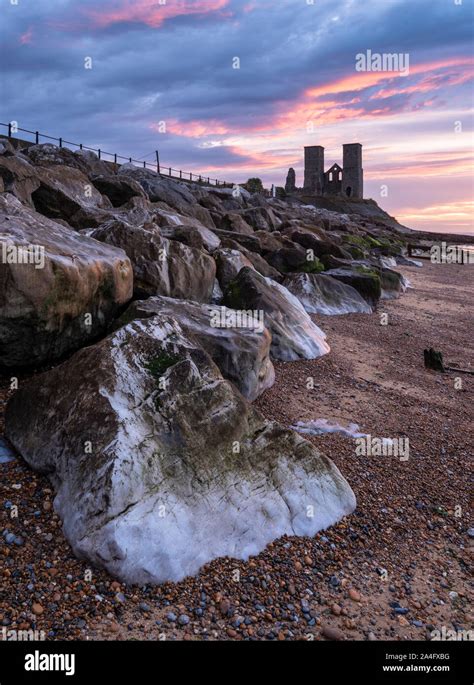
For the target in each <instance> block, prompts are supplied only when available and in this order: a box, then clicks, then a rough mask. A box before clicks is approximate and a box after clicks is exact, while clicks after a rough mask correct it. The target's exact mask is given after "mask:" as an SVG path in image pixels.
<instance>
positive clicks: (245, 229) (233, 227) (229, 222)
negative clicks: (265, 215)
mask: <svg viewBox="0 0 474 685" xmlns="http://www.w3.org/2000/svg"><path fill="white" fill-rule="evenodd" d="M219 228H220V229H221V230H223V231H235V232H236V233H244V234H245V235H252V234H253V228H252V227H251V226H250V225H249V224H248V223H247V222H246V221H245V219H244V218H243V217H242V216H241V215H240V214H238V213H237V212H228V213H227V214H224V215H223V216H222V218H221V219H220V222H219Z"/></svg>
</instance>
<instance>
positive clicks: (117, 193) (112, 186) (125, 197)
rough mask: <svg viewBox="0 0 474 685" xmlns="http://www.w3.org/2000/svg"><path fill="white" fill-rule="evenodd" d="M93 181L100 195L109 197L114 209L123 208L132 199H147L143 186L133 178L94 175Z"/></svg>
mask: <svg viewBox="0 0 474 685" xmlns="http://www.w3.org/2000/svg"><path fill="white" fill-rule="evenodd" d="M91 180H92V183H93V184H94V186H95V187H96V188H97V190H98V191H99V193H101V194H102V195H105V196H106V197H108V198H109V200H110V202H111V203H112V205H113V206H114V207H121V206H122V205H124V204H125V203H126V202H128V201H129V200H131V199H132V197H146V194H145V191H144V190H143V188H142V187H141V185H140V184H139V183H137V182H136V181H134V180H133V179H132V178H121V177H119V176H117V175H112V174H108V175H104V174H98V175H96V174H94V175H92V176H91Z"/></svg>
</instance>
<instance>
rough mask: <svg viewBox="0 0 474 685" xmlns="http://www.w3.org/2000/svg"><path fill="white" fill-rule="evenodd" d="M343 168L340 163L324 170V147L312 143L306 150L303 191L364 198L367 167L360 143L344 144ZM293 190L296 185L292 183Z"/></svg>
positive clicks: (314, 193) (357, 198)
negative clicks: (365, 167) (365, 168)
mask: <svg viewBox="0 0 474 685" xmlns="http://www.w3.org/2000/svg"><path fill="white" fill-rule="evenodd" d="M342 149H343V162H342V169H341V167H340V166H339V165H338V164H333V166H332V167H331V168H330V169H329V170H328V171H326V172H325V171H324V147H323V146H322V145H309V146H306V147H305V149H304V188H303V190H304V192H305V193H307V194H311V195H342V196H343V197H350V198H353V199H356V200H362V199H363V197H364V170H363V169H362V145H361V143H346V144H345V145H343V146H342ZM292 192H294V188H293V185H292Z"/></svg>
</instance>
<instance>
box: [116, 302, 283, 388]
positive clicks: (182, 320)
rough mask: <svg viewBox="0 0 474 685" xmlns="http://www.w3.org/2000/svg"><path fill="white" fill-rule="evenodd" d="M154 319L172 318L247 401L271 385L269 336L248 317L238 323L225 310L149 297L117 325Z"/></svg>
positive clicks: (133, 308)
mask: <svg viewBox="0 0 474 685" xmlns="http://www.w3.org/2000/svg"><path fill="white" fill-rule="evenodd" d="M158 315H159V316H164V317H173V318H175V319H176V320H177V322H178V323H179V325H180V326H181V328H182V329H183V331H184V332H185V333H186V334H189V335H192V336H193V338H194V339H195V340H197V342H198V343H199V344H200V345H201V346H202V347H203V348H204V349H205V350H206V352H207V353H208V354H209V355H210V357H211V358H212V360H213V361H214V362H215V363H216V364H217V366H218V367H219V369H220V371H221V373H222V375H223V376H224V378H227V379H228V380H230V381H232V382H233V383H234V384H235V386H236V387H237V388H238V390H239V391H240V392H241V393H242V395H243V396H244V397H246V398H247V399H248V400H250V401H252V400H254V399H256V398H257V397H258V396H259V395H261V394H262V392H264V391H265V390H267V389H268V388H270V387H271V386H272V385H273V383H274V382H275V369H274V368H273V364H272V362H271V361H270V343H271V340H272V336H271V335H270V332H269V331H268V330H267V329H266V328H265V327H264V326H263V325H262V322H261V321H259V320H258V319H255V318H253V317H252V316H251V315H250V316H246V317H245V318H244V319H242V317H239V313H238V312H235V311H234V310H232V309H228V308H227V307H219V306H217V305H207V304H199V303H198V302H187V301H185V300H176V299H173V298H171V297H150V298H148V299H147V300H142V301H135V302H133V303H132V304H131V305H130V307H128V309H127V310H126V311H125V312H124V314H123V316H122V318H121V319H119V321H118V324H120V323H121V321H125V322H129V321H131V320H133V319H139V318H143V319H146V318H150V317H153V316H158Z"/></svg>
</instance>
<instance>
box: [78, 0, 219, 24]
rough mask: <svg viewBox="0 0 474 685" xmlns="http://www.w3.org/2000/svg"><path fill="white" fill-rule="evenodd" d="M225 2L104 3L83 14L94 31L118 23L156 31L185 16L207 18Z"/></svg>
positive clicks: (138, 0)
mask: <svg viewBox="0 0 474 685" xmlns="http://www.w3.org/2000/svg"><path fill="white" fill-rule="evenodd" d="M228 4H229V0H174V1H173V2H172V3H171V2H168V3H167V4H165V5H159V4H158V3H157V2H156V0H120V1H119V2H118V3H114V4H113V5H112V4H111V3H110V2H106V3H105V4H104V5H102V7H101V8H100V9H97V10H92V9H88V10H87V12H86V13H87V15H88V17H89V19H91V20H92V22H93V26H94V27H95V28H105V27H107V26H110V25H112V24H118V23H122V22H130V21H134V22H140V23H143V24H147V25H148V26H151V27H152V28H158V27H159V26H161V25H162V24H163V22H165V21H166V20H167V19H173V18H174V17H178V16H183V15H189V14H208V13H210V12H217V11H219V10H221V9H224V8H225V7H226V6H227V5H228Z"/></svg>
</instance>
